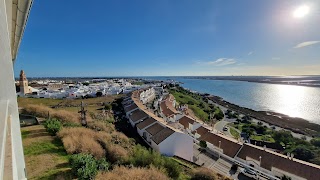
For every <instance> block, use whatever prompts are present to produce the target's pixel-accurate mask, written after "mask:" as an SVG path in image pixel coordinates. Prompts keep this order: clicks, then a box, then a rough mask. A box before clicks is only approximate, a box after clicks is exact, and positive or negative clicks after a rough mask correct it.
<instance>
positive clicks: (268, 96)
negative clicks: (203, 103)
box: [170, 77, 320, 124]
mask: <svg viewBox="0 0 320 180" xmlns="http://www.w3.org/2000/svg"><path fill="white" fill-rule="evenodd" d="M170 79H173V80H175V81H179V82H182V83H183V84H182V85H181V86H183V87H185V88H188V89H190V90H194V91H197V92H201V93H209V94H212V95H216V96H220V97H222V98H223V99H224V100H226V101H228V102H230V103H233V104H237V105H239V106H242V107H247V108H250V109H253V110H258V111H273V112H278V113H282V114H286V115H289V116H291V117H300V118H303V119H306V120H309V121H311V122H314V123H317V124H320V88H319V87H305V86H295V85H280V84H264V83H253V82H246V81H231V80H206V79H193V78H191V79H188V78H178V77H177V78H175V77H170Z"/></svg>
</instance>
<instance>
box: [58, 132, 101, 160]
mask: <svg viewBox="0 0 320 180" xmlns="http://www.w3.org/2000/svg"><path fill="white" fill-rule="evenodd" d="M58 136H59V137H60V138H61V139H62V142H63V145H64V147H65V149H66V151H67V152H68V154H77V153H88V154H92V155H93V156H94V157H95V158H97V159H100V158H103V157H105V150H104V149H103V148H102V146H101V145H100V144H99V143H98V141H97V132H95V131H93V130H91V129H87V128H83V127H76V128H63V129H62V130H61V131H60V132H59V133H58Z"/></svg>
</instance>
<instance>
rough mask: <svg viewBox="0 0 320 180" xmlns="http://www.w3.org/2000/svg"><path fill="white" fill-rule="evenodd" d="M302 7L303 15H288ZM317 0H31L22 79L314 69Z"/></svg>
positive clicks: (319, 70)
mask: <svg viewBox="0 0 320 180" xmlns="http://www.w3.org/2000/svg"><path fill="white" fill-rule="evenodd" d="M301 5H306V6H308V7H309V8H310V11H309V14H307V15H306V16H304V17H302V18H295V17H294V16H293V12H294V10H295V9H297V8H298V7H300V6H301ZM319 22H320V1H316V0H314V1H303V0H283V1H278V0H268V1H256V0H241V1H232V0H223V1H222V0H221V1H218V0H217V1H213V0H193V1H192V0H161V1H155V0H135V1H132V0H112V1H111V0H110V1H109V0H92V1H85V0H67V1H65V0H64V1H63V0H54V1H39V0H38V1H37V0H36V1H34V4H33V7H32V10H31V15H30V17H29V20H28V24H27V28H26V30H25V33H24V37H23V40H22V43H21V45H20V49H19V54H18V58H17V60H16V62H15V65H14V68H15V73H16V75H18V74H19V71H20V70H21V69H24V70H25V71H26V74H27V76H29V77H52V76H54V77H57V76H159V75H164V76H167V75H177V76H179V75H310V74H314V75H316V74H318V75H319V74H320V42H319V41H320V24H319Z"/></svg>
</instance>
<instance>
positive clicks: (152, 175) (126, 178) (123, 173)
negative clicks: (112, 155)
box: [96, 166, 169, 180]
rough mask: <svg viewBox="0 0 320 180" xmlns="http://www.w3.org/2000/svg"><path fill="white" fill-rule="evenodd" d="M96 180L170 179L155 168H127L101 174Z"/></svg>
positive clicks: (118, 168)
mask: <svg viewBox="0 0 320 180" xmlns="http://www.w3.org/2000/svg"><path fill="white" fill-rule="evenodd" d="M96 179H98V180H104V179H112V180H140V179H145V180H169V178H168V177H167V176H166V175H165V174H164V173H163V172H161V171H160V170H159V169H157V168H155V167H152V166H151V167H150V168H137V167H134V168H127V167H123V166H120V167H115V168H114V169H113V170H112V171H110V172H100V173H99V174H98V175H97V177H96Z"/></svg>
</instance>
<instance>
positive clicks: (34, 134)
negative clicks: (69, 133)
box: [21, 125, 72, 179]
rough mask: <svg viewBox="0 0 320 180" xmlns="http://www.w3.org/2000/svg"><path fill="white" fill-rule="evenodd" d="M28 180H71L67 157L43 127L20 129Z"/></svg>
mask: <svg viewBox="0 0 320 180" xmlns="http://www.w3.org/2000/svg"><path fill="white" fill-rule="evenodd" d="M21 133H22V138H23V146H24V154H25V162H26V167H27V176H28V179H57V178H61V177H64V178H66V179H71V178H72V177H71V173H70V167H69V165H68V155H67V153H66V152H65V150H64V147H63V144H62V143H61V141H60V140H59V139H56V138H54V137H53V136H50V135H49V134H48V133H47V132H46V130H45V128H44V127H43V125H36V126H29V127H24V128H21Z"/></svg>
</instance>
